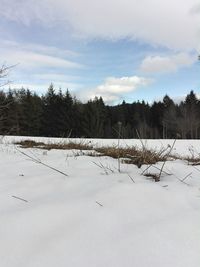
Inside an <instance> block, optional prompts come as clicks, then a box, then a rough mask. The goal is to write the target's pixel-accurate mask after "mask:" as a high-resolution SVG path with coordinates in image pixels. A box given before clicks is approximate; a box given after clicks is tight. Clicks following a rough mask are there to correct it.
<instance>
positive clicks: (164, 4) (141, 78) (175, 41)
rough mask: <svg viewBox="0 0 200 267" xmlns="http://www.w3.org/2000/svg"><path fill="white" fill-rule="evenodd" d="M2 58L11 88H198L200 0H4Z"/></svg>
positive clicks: (119, 92) (87, 91) (117, 94)
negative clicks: (53, 86)
mask: <svg viewBox="0 0 200 267" xmlns="http://www.w3.org/2000/svg"><path fill="white" fill-rule="evenodd" d="M0 2H1V9H0V54H1V62H0V64H7V65H14V64H18V65H17V66H16V67H15V68H13V69H12V71H11V73H10V74H9V79H10V80H12V83H11V84H10V87H11V88H20V87H22V86H23V87H25V88H30V89H31V90H34V91H36V92H38V93H45V92H46V90H47V88H48V86H49V84H50V83H51V82H53V83H54V85H55V87H56V88H59V87H61V88H62V89H63V90H65V89H66V88H68V89H69V91H70V92H71V93H72V94H75V95H76V96H77V97H78V98H79V99H81V100H82V101H86V100H88V99H90V98H93V97H94V96H95V95H96V96H102V97H103V98H104V100H105V102H106V103H109V104H116V103H120V102H121V101H122V100H125V101H127V102H133V101H136V100H143V99H144V100H146V101H149V102H152V101H154V100H159V99H161V98H162V97H163V96H164V95H165V94H166V93H167V94H169V95H170V96H171V97H174V98H176V99H181V98H182V97H184V96H185V95H186V94H187V93H188V92H189V91H190V90H194V91H195V92H196V93H197V94H199V93H200V74H199V73H200V62H198V61H197V56H198V53H199V52H200V3H199V0H198V1H196V0H184V3H183V1H182V0H176V1H172V0H168V1H164V0H140V1H137V0H123V1H122V0H107V1H106V0H101V1H99V0H73V1H72V0H57V1H54V0H40V1H39V0H0Z"/></svg>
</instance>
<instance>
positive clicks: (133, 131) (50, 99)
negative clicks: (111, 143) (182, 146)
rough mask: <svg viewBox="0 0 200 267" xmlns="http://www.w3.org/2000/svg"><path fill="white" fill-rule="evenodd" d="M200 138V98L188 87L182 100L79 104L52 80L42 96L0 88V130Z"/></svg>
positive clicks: (26, 133)
mask: <svg viewBox="0 0 200 267" xmlns="http://www.w3.org/2000/svg"><path fill="white" fill-rule="evenodd" d="M119 125H120V135H121V137H122V138H139V137H140V138H148V139H149V138H182V139H197V138H200V100H199V99H198V98H197V96H196V94H195V93H194V92H193V91H191V92H190V93H189V94H188V95H187V96H186V98H185V100H184V101H181V102H180V103H178V104H177V103H175V102H174V101H173V100H172V99H171V98H170V97H169V96H168V95H166V96H164V98H163V100H162V101H155V102H154V103H153V104H151V105H150V104H148V103H146V102H144V101H141V102H139V101H137V102H133V103H126V102H125V101H123V102H122V103H121V104H119V105H115V106H109V105H106V104H105V103H104V101H103V99H102V98H101V97H100V98H97V97H96V98H94V99H93V100H89V101H88V102H87V103H82V102H80V101H79V100H77V99H76V98H75V97H72V95H71V94H70V92H69V91H68V90H67V91H66V92H64V93H63V92H62V91H61V90H59V91H58V92H56V90H55V89H54V86H53V85H52V84H51V85H50V86H49V88H48V90H47V92H46V94H44V95H42V96H40V95H38V94H37V93H35V92H31V91H30V90H28V89H23V88H22V89H20V90H9V91H8V92H5V91H3V90H1V91H0V134H1V135H22V136H48V137H69V136H70V137H85V138H118V136H119Z"/></svg>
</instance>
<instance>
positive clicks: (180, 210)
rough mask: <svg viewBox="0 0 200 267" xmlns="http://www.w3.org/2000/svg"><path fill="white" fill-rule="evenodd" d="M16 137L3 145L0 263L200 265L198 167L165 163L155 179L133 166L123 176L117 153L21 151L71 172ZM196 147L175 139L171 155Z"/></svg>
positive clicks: (39, 266)
mask: <svg viewBox="0 0 200 267" xmlns="http://www.w3.org/2000/svg"><path fill="white" fill-rule="evenodd" d="M14 139H15V140H17V139H18V140H19V138H17V137H15V138H13V137H12V138H10V137H8V138H6V139H4V143H3V144H0V157H1V161H0V169H1V173H0V267H55V266H58V267H199V266H200V253H199V251H200V166H197V167H195V168H194V167H192V166H188V165H187V163H186V162H183V161H180V160H176V161H170V162H167V163H166V166H165V169H164V170H165V171H166V172H168V173H171V175H163V176H162V178H161V182H158V183H155V182H153V181H152V180H150V179H147V177H144V176H141V172H142V169H138V168H137V167H136V166H133V165H126V164H123V165H122V172H121V173H119V172H118V171H117V160H115V159H112V158H108V157H89V156H85V155H82V156H78V157H77V156H76V152H75V151H63V150H62V151H60V150H51V151H48V152H47V151H44V150H40V149H21V148H20V151H25V152H26V153H28V154H29V155H31V156H33V157H35V158H37V159H40V160H41V161H42V162H44V163H46V164H48V165H50V166H52V167H55V168H56V169H58V170H60V171H63V172H64V173H66V174H67V175H68V176H67V177H66V176H64V175H62V174H60V173H58V172H55V171H53V170H51V169H48V168H47V167H45V166H43V165H41V164H38V163H35V162H33V161H31V160H30V159H29V158H28V157H26V156H24V155H22V154H21V153H19V151H17V150H16V146H15V145H13V144H11V143H12V141H13V140H14ZM25 139H27V138H25ZM40 139H41V138H40ZM45 140H46V141H48V142H49V140H48V139H45ZM56 140H57V139H53V141H54V142H56ZM43 141H44V139H43ZM51 141H52V139H51ZM92 142H93V143H95V144H96V143H98V144H108V143H109V144H113V143H114V142H115V141H114V140H92ZM133 142H135V144H136V142H137V141H136V140H126V143H128V144H132V143H133ZM172 142H173V140H166V141H164V142H163V141H161V140H151V141H148V142H147V143H148V146H150V147H160V146H164V145H167V144H172ZM8 143H10V144H8ZM138 145H139V143H138ZM191 147H192V148H193V150H195V151H196V152H195V153H198V151H199V152H200V141H177V143H176V146H175V150H174V152H175V151H176V152H177V153H179V154H183V153H184V154H187V153H188V154H189V153H190V152H189V151H188V148H190V149H191ZM94 162H95V163H96V164H99V163H102V165H103V166H105V167H108V168H109V169H111V170H112V171H113V172H112V171H108V174H106V173H105V172H104V170H103V169H102V168H100V167H98V166H97V165H96V164H95V163H94ZM159 165H161V163H159V164H158V165H157V166H159ZM153 171H154V172H155V170H153ZM188 174H190V175H189V176H188V178H186V180H185V181H184V182H186V184H185V183H183V182H181V181H180V180H181V179H184V177H186V176H187V175H188ZM129 176H131V177H132V178H133V179H134V181H135V183H133V182H132V180H131V179H130V177H129ZM13 196H14V197H13ZM16 197H19V198H22V199H24V200H26V201H27V202H25V201H23V200H20V199H17V198H16Z"/></svg>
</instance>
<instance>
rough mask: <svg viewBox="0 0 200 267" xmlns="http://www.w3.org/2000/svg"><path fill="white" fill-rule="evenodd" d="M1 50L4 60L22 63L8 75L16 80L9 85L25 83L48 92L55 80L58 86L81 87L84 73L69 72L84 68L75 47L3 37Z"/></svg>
mask: <svg viewBox="0 0 200 267" xmlns="http://www.w3.org/2000/svg"><path fill="white" fill-rule="evenodd" d="M0 54H1V60H2V63H5V65H7V66H12V65H15V64H17V63H19V64H18V65H17V66H16V67H14V68H13V69H11V71H10V73H9V77H8V78H9V80H11V81H12V83H11V84H10V85H8V86H7V87H9V86H10V87H12V88H18V89H19V88H21V87H25V88H29V89H31V90H39V91H40V92H41V91H42V92H44V91H45V90H46V89H47V88H48V87H49V84H50V83H51V82H53V83H54V85H55V87H57V88H60V87H61V88H62V89H66V88H70V90H77V89H79V88H80V85H79V83H77V80H79V79H80V77H78V76H76V75H66V73H68V72H69V71H70V70H74V69H75V70H77V69H78V70H79V69H82V68H84V66H83V65H81V64H79V63H78V62H76V61H74V58H76V59H77V58H78V56H79V55H78V54H77V53H75V52H73V51H70V50H62V49H58V48H56V47H52V46H42V45H36V44H31V43H28V44H21V43H17V42H10V41H3V40H1V42H0Z"/></svg>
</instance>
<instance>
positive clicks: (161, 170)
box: [159, 139, 176, 180]
mask: <svg viewBox="0 0 200 267" xmlns="http://www.w3.org/2000/svg"><path fill="white" fill-rule="evenodd" d="M175 143H176V139H175V140H174V142H173V144H172V146H171V148H170V150H169V152H168V154H167V156H166V160H165V161H164V162H163V164H162V167H161V169H160V173H159V180H160V177H161V174H162V172H163V168H164V166H165V163H166V161H167V159H168V157H169V155H170V154H171V152H172V150H173V148H174V145H175Z"/></svg>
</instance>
